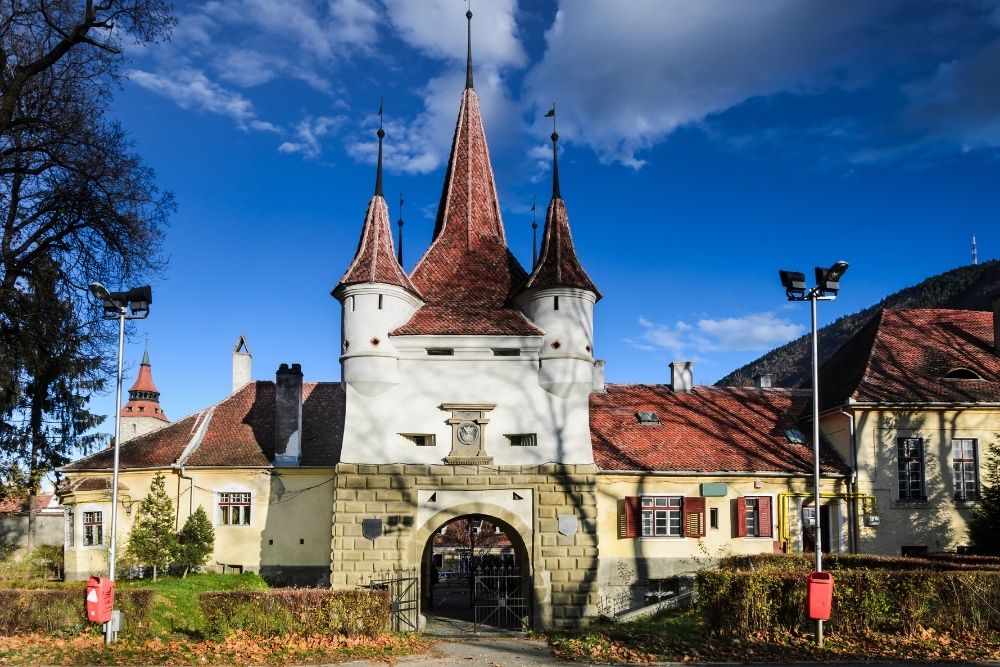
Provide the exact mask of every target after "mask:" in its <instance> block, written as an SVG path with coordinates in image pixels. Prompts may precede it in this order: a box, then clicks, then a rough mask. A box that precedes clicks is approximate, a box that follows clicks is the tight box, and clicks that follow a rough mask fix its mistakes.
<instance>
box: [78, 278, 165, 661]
mask: <svg viewBox="0 0 1000 667" xmlns="http://www.w3.org/2000/svg"><path fill="white" fill-rule="evenodd" d="M90 293H91V294H93V295H94V297H95V298H96V299H98V300H100V301H101V302H102V303H103V304H104V319H106V320H114V319H117V320H118V377H117V384H116V389H115V446H114V450H115V454H114V460H115V462H114V473H113V474H112V477H111V541H110V543H109V545H108V578H109V579H110V580H111V581H112V582H114V580H115V564H116V563H115V561H116V559H117V555H118V452H119V447H120V444H121V420H122V418H121V405H122V357H123V354H124V350H125V320H141V319H145V318H146V317H147V316H148V315H149V305H150V304H151V303H153V290H152V288H151V287H150V286H149V285H146V286H144V287H133V288H132V289H130V290H129V291H127V292H109V291H108V290H107V288H106V287H104V285H102V284H101V283H90ZM129 311H131V312H129ZM111 604H112V608H113V607H114V592H113V590H112V598H111ZM113 626H114V619H113V618H112V620H111V621H108V622H107V623H105V624H104V643H105V644H110V643H111V642H112V641H114V634H115V633H114V630H113Z"/></svg>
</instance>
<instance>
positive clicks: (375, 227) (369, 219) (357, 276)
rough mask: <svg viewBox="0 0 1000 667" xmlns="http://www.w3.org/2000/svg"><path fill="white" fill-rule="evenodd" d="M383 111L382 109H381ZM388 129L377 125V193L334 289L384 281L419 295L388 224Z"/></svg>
mask: <svg viewBox="0 0 1000 667" xmlns="http://www.w3.org/2000/svg"><path fill="white" fill-rule="evenodd" d="M380 113H381V112H380ZM384 136H385V132H384V131H383V130H382V128H381V127H380V128H379V129H378V167H377V171H376V176H375V194H374V196H372V198H371V201H370V202H368V212H367V213H366V214H365V225H364V228H363V229H362V230H361V240H360V241H359V242H358V250H357V252H356V253H355V254H354V261H353V262H351V265H350V266H349V267H348V268H347V272H346V273H344V276H343V277H342V278H341V279H340V282H339V283H337V286H336V287H335V288H334V290H333V293H334V294H336V293H337V291H338V290H340V289H341V288H343V287H346V286H347V285H356V284H358V283H384V284H386V285H396V286H397V287H402V288H403V289H405V290H408V291H410V292H412V293H413V294H415V295H417V296H420V293H419V292H418V291H417V290H416V288H414V286H413V283H411V282H410V279H409V278H408V277H407V276H406V272H405V271H403V267H402V266H400V265H399V260H398V259H397V258H396V251H395V249H394V248H393V245H392V228H391V227H390V225H389V207H388V206H387V205H386V203H385V199H384V198H383V197H382V138H383V137H384Z"/></svg>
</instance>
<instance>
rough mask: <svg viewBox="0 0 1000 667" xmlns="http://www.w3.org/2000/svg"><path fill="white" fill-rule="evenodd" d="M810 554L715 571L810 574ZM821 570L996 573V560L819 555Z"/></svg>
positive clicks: (731, 564)
mask: <svg viewBox="0 0 1000 667" xmlns="http://www.w3.org/2000/svg"><path fill="white" fill-rule="evenodd" d="M814 564H815V558H814V556H813V555H812V554H792V555H785V554H748V555H744V556H727V557H725V558H722V559H720V560H719V569H722V570H736V571H752V572H758V571H764V572H812V570H813V569H814ZM823 569H824V570H830V571H837V570H856V569H874V570H895V571H908V570H919V571H921V572H926V571H928V570H930V571H935V572H973V571H983V570H986V571H1000V558H997V557H995V556H968V555H959V554H950V553H949V554H946V553H938V554H930V555H928V556H926V557H919V558H918V557H915V556H879V555H876V554H823Z"/></svg>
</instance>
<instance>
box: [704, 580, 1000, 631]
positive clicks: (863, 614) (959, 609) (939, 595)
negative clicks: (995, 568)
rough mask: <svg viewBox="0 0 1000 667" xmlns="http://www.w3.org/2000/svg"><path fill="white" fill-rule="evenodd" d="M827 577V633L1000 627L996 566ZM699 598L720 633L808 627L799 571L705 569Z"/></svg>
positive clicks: (713, 626)
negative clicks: (830, 605) (829, 599)
mask: <svg viewBox="0 0 1000 667" xmlns="http://www.w3.org/2000/svg"><path fill="white" fill-rule="evenodd" d="M834 578H835V584H834V588H833V612H832V615H831V618H830V623H829V628H830V630H831V632H844V633H864V632H870V631H881V632H902V633H905V634H910V633H914V632H916V631H918V630H919V629H921V628H933V629H935V630H939V631H948V632H970V633H974V632H982V631H985V630H1000V608H998V606H997V605H996V600H998V599H1000V572H987V571H979V572H973V571H952V572H942V571H936V572H935V571H925V570H918V571H902V570H892V569H886V568H882V569H843V570H839V571H837V573H836V574H835V577H834ZM698 598H699V599H698V605H699V609H700V611H701V613H702V616H703V618H704V619H705V621H706V622H707V623H708V625H709V627H711V628H713V629H714V631H715V632H717V633H719V634H723V633H726V634H734V635H740V636H745V635H747V634H763V635H773V634H775V633H776V632H778V633H780V632H798V631H800V630H806V629H808V627H807V624H809V620H808V619H807V618H806V613H805V612H806V609H805V606H806V605H805V600H806V576H805V573H789V572H782V571H779V570H777V569H771V570H757V571H753V572H748V571H739V570H704V571H702V572H700V573H699V574H698Z"/></svg>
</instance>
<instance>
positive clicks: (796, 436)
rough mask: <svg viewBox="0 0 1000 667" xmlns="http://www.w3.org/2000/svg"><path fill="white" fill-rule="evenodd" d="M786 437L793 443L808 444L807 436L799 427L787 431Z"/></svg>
mask: <svg viewBox="0 0 1000 667" xmlns="http://www.w3.org/2000/svg"><path fill="white" fill-rule="evenodd" d="M785 438H787V439H788V442H790V443H791V444H793V445H804V444H806V436H805V434H804V433H802V431H800V430H799V429H797V428H790V429H788V430H786V431H785Z"/></svg>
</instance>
